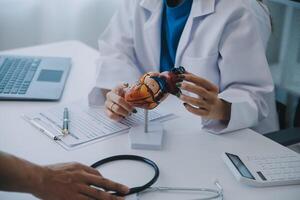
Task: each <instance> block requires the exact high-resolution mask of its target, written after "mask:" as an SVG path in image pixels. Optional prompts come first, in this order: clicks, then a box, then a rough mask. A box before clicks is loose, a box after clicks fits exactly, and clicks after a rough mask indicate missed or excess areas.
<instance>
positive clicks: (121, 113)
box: [105, 100, 130, 117]
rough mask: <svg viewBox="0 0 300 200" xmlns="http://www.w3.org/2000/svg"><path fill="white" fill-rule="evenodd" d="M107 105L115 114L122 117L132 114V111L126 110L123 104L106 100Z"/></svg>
mask: <svg viewBox="0 0 300 200" xmlns="http://www.w3.org/2000/svg"><path fill="white" fill-rule="evenodd" d="M105 107H106V108H107V109H108V110H109V111H111V112H113V113H115V114H117V115H119V116H121V117H127V116H128V115H129V114H130V112H128V111H127V110H125V109H124V108H123V107H122V106H120V105H118V104H117V103H115V102H112V101H110V100H107V101H105Z"/></svg>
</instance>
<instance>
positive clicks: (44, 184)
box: [34, 163, 129, 200]
mask: <svg viewBox="0 0 300 200" xmlns="http://www.w3.org/2000/svg"><path fill="white" fill-rule="evenodd" d="M41 177H42V179H41V184H39V185H36V186H35V187H38V188H40V189H39V190H38V191H37V192H36V193H35V194H34V195H35V196H37V197H39V198H41V199H44V200H54V199H55V200H69V199H72V200H90V199H95V200H124V198H122V197H117V196H113V195H111V194H109V193H107V192H105V191H116V192H120V193H122V194H126V193H128V192H129V189H128V188H127V187H126V186H123V185H121V184H119V183H115V182H112V181H110V180H108V179H106V178H103V177H102V175H101V174H100V173H99V171H98V170H96V169H93V168H91V167H88V166H85V165H82V164H79V163H66V164H55V165H49V166H45V167H44V168H43V170H42V176H41Z"/></svg>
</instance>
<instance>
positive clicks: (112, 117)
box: [105, 108, 124, 121]
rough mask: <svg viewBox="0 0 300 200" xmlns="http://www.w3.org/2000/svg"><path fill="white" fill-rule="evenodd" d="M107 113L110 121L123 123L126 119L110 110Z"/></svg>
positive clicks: (106, 110)
mask: <svg viewBox="0 0 300 200" xmlns="http://www.w3.org/2000/svg"><path fill="white" fill-rule="evenodd" d="M105 113H106V115H107V116H108V117H109V118H110V119H112V120H115V121H121V120H122V119H123V118H124V117H122V116H120V115H118V114H116V113H114V112H112V111H111V110H109V109H108V108H106V109H105Z"/></svg>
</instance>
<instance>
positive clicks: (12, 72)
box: [0, 55, 71, 101]
mask: <svg viewBox="0 0 300 200" xmlns="http://www.w3.org/2000/svg"><path fill="white" fill-rule="evenodd" d="M70 69H71V58H60V57H33V56H15V55H0V100H50V101H55V100H59V99H60V98H61V95H62V93H63V90H64V86H65V83H66V80H67V77H68V75H69V72H70Z"/></svg>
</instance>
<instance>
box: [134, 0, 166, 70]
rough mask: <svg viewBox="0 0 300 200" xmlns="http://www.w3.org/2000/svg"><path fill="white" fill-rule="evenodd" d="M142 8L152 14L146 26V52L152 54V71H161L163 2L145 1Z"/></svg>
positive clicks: (156, 0)
mask: <svg viewBox="0 0 300 200" xmlns="http://www.w3.org/2000/svg"><path fill="white" fill-rule="evenodd" d="M140 6H142V7H143V8H145V9H146V10H148V12H150V13H151V14H150V17H149V19H148V20H147V21H146V23H145V24H144V33H145V44H146V45H145V46H144V48H145V51H146V52H149V53H150V57H149V58H150V62H151V65H152V68H151V69H150V70H154V71H159V65H160V49H161V22H162V7H163V2H162V0H143V1H141V3H140Z"/></svg>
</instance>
